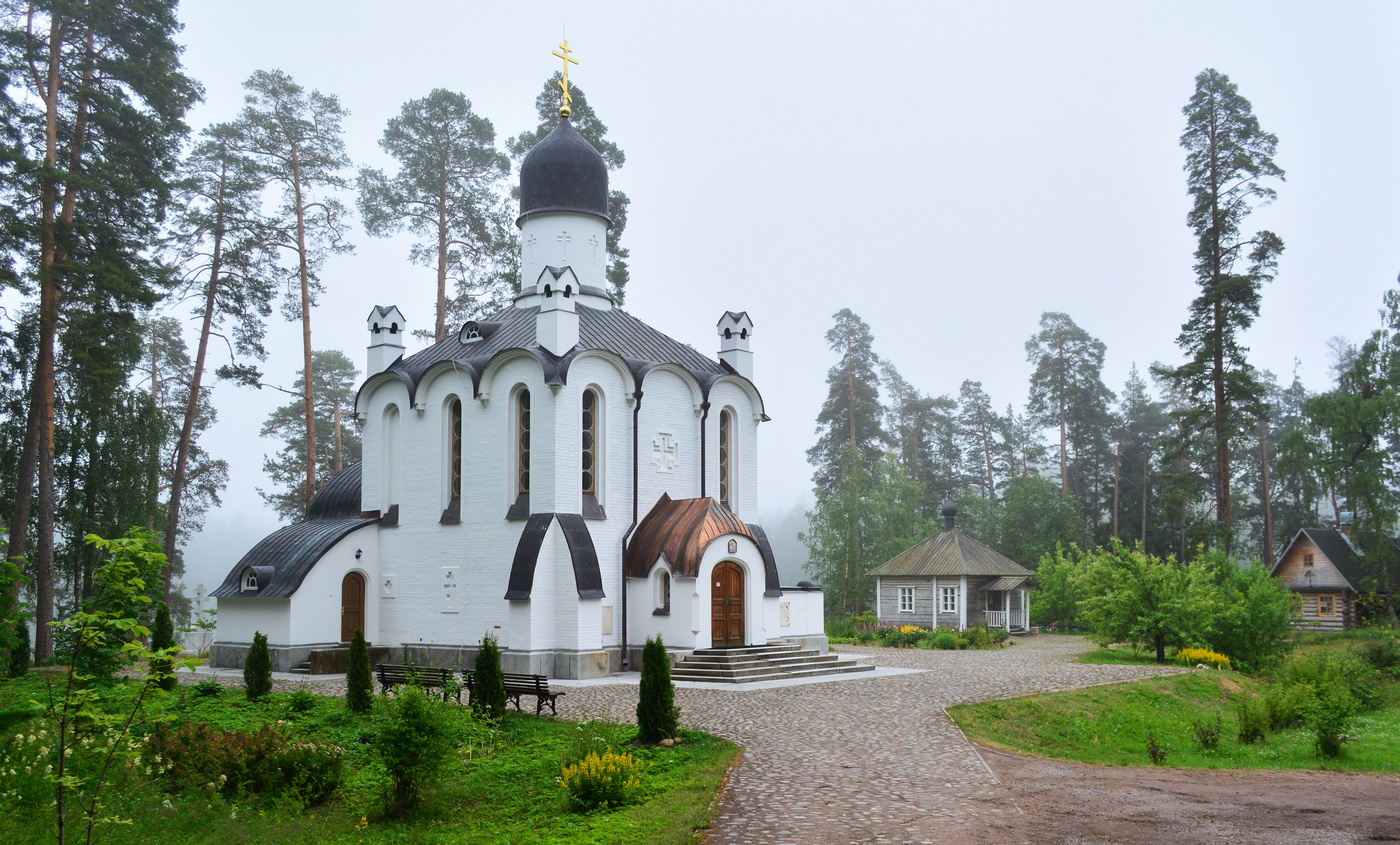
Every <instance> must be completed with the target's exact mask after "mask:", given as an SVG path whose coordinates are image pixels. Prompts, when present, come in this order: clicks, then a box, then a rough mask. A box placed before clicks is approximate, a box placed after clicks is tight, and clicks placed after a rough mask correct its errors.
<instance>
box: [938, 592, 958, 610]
mask: <svg viewBox="0 0 1400 845" xmlns="http://www.w3.org/2000/svg"><path fill="white" fill-rule="evenodd" d="M938 612H939V613H957V612H958V588H957V587H939V588H938Z"/></svg>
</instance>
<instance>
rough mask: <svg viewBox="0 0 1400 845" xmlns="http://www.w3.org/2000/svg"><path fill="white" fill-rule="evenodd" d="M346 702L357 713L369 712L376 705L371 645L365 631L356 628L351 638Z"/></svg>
mask: <svg viewBox="0 0 1400 845" xmlns="http://www.w3.org/2000/svg"><path fill="white" fill-rule="evenodd" d="M345 703H346V705H347V706H348V707H349V708H350V709H351V710H352V711H354V712H356V713H368V712H369V711H370V709H371V708H373V707H374V677H373V676H372V675H371V674H370V669H369V646H367V645H365V633H364V631H362V630H360V629H359V628H356V629H355V636H354V638H353V639H351V640H350V671H349V673H348V674H347V675H346V676H345Z"/></svg>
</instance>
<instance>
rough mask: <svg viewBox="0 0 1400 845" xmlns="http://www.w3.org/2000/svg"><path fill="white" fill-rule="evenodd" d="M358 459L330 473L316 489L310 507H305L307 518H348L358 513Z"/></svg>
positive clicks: (359, 478)
mask: <svg viewBox="0 0 1400 845" xmlns="http://www.w3.org/2000/svg"><path fill="white" fill-rule="evenodd" d="M361 469H362V465H361V464H360V462H359V461H356V462H355V463H353V464H351V465H350V466H348V467H346V468H345V469H342V470H341V471H340V472H337V473H336V474H335V475H332V476H331V477H330V478H329V479H327V480H326V483H325V484H322V485H321V489H319V490H317V491H316V498H314V499H312V500H311V507H309V508H307V509H306V518H307V519H349V518H351V517H356V518H358V517H359V515H360V480H361V475H360V470H361Z"/></svg>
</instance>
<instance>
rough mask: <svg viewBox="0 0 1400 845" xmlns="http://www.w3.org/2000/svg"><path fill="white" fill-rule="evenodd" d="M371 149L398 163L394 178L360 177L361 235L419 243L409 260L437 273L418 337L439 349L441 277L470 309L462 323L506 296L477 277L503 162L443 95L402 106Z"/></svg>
mask: <svg viewBox="0 0 1400 845" xmlns="http://www.w3.org/2000/svg"><path fill="white" fill-rule="evenodd" d="M379 146H380V148H382V149H383V150H384V152H386V153H388V154H389V155H391V156H393V157H394V159H395V160H396V161H397V162H398V164H399V172H398V173H396V174H394V175H393V176H388V175H386V174H385V173H384V171H382V170H377V169H373V168H363V169H361V170H360V178H359V181H358V186H359V190H360V197H359V206H360V214H361V216H362V217H363V218H364V221H365V231H367V232H369V234H371V235H375V236H378V237H384V236H388V235H390V234H393V233H394V232H397V231H400V230H402V229H404V228H407V229H408V230H409V231H410V232H412V233H413V234H414V235H417V236H418V237H420V238H424V239H425V240H423V241H421V242H419V243H415V244H414V245H413V247H412V250H411V251H410V254H409V255H410V258H411V259H412V261H413V263H415V264H418V265H420V266H424V267H432V268H434V270H435V272H436V274H437V323H436V326H435V327H434V329H433V331H432V332H431V333H425V334H428V336H430V337H432V338H433V340H434V341H437V342H439V343H440V342H442V341H443V340H445V339H446V338H447V310H448V309H447V279H448V276H449V275H450V276H452V277H453V278H454V279H455V280H456V282H457V287H458V291H459V295H458V299H459V300H461V299H465V300H466V301H467V302H468V303H469V305H470V306H472V307H471V308H470V310H471V311H473V312H474V313H472V314H471V315H470V316H477V315H479V314H482V313H490V312H491V311H494V310H495V309H496V307H498V306H499V305H500V304H501V302H502V299H503V296H504V294H506V293H508V292H510V287H509V286H505V285H492V284H490V279H489V276H488V275H487V274H486V273H484V272H483V270H484V269H485V268H484V264H485V262H484V261H483V258H484V256H485V254H486V253H487V252H488V250H489V248H490V242H491V237H492V229H491V214H492V212H493V211H494V210H495V207H496V203H495V200H496V197H497V196H498V195H499V194H500V193H501V183H502V180H503V179H504V177H505V176H506V175H507V174H509V173H510V159H509V158H507V157H506V156H505V155H504V154H502V153H501V152H500V151H498V150H497V149H496V129H495V127H494V126H492V125H491V121H489V120H487V119H486V118H484V117H480V116H479V115H477V114H476V113H474V112H473V111H472V104H471V101H470V100H468V99H467V98H466V97H464V96H462V95H461V94H458V93H456V92H453V91H448V90H446V89H443V88H435V89H433V91H432V92H431V93H429V94H428V96H426V97H424V98H423V99H421V100H409V101H408V102H406V103H404V104H403V108H402V110H401V111H400V112H399V115H398V116H397V117H394V118H391V119H390V120H389V125H388V126H386V127H385V129H384V137H382V138H380V139H379ZM501 288H504V290H502V289H501ZM454 316H455V315H454Z"/></svg>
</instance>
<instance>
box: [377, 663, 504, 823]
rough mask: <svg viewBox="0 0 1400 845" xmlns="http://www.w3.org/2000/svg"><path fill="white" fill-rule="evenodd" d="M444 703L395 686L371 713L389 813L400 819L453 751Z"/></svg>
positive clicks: (419, 689) (421, 692)
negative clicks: (386, 783)
mask: <svg viewBox="0 0 1400 845" xmlns="http://www.w3.org/2000/svg"><path fill="white" fill-rule="evenodd" d="M493 644H494V642H493ZM477 665H478V666H480V665H481V664H480V663H479V662H478V664H477ZM497 665H499V658H498V659H497ZM497 671H498V672H499V670H497ZM497 680H499V675H498V676H497ZM502 696H504V692H503V693H502ZM445 707H446V705H445V704H443V703H442V701H441V700H440V699H439V698H438V697H437V696H430V695H429V694H428V693H427V692H425V691H424V690H423V688H422V687H419V686H415V685H413V684H406V685H404V686H400V687H399V688H398V691H397V693H396V694H395V695H394V697H392V698H390V697H388V696H384V697H382V698H380V700H379V706H378V707H377V708H375V713H374V751H375V754H376V755H377V756H378V757H379V759H380V761H381V762H382V763H383V764H384V769H385V771H387V772H388V774H389V789H388V793H387V795H385V800H386V803H387V805H388V811H389V814H390V815H393V816H396V817H399V818H402V817H403V815H404V814H405V813H407V812H408V811H409V810H411V809H412V808H413V807H414V805H415V804H417V803H418V798H419V796H420V795H422V792H423V789H424V788H425V787H427V786H428V785H429V784H430V783H431V781H432V779H433V777H435V776H436V774H437V771H438V767H439V765H440V764H441V763H442V760H443V758H445V757H446V756H447V754H448V752H449V751H451V750H452V737H451V726H450V724H449V723H448V717H447V713H446V711H445Z"/></svg>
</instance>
